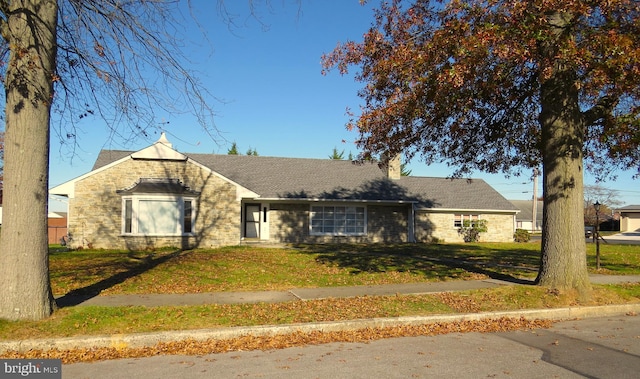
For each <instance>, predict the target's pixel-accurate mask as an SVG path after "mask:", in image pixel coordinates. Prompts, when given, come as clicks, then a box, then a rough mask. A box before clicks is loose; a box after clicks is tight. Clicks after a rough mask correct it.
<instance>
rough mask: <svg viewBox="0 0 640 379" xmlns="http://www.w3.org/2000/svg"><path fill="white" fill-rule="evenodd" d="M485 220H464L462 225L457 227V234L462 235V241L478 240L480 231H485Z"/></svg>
mask: <svg viewBox="0 0 640 379" xmlns="http://www.w3.org/2000/svg"><path fill="white" fill-rule="evenodd" d="M487 230H488V229H487V220H474V221H473V222H471V221H470V220H464V222H463V224H462V227H461V228H460V229H458V234H460V235H462V238H463V239H464V242H478V241H479V240H480V233H485V232H486V231H487Z"/></svg>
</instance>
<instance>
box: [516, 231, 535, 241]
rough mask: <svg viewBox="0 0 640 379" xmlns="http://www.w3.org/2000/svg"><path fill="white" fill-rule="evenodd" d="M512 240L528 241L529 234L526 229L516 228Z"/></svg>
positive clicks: (529, 238)
mask: <svg viewBox="0 0 640 379" xmlns="http://www.w3.org/2000/svg"><path fill="white" fill-rule="evenodd" d="M513 240H514V241H515V242H529V240H531V235H530V234H529V231H528V230H526V229H516V232H515V233H514V234H513Z"/></svg>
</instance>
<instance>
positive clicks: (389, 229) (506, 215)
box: [50, 135, 517, 250]
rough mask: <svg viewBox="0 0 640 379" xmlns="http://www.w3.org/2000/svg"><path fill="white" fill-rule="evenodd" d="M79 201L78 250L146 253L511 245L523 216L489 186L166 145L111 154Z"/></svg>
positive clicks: (61, 190) (86, 178) (82, 185)
mask: <svg viewBox="0 0 640 379" xmlns="http://www.w3.org/2000/svg"><path fill="white" fill-rule="evenodd" d="M50 193H51V194H53V195H59V196H65V197H68V204H69V205H68V207H69V208H68V231H69V235H70V236H71V240H70V241H69V244H70V246H71V247H73V248H80V247H89V248H117V249H130V250H140V249H148V248H157V247H162V246H171V247H180V248H183V249H187V248H194V247H202V248H206V247H218V246H228V245H238V244H241V243H243V242H249V241H252V242H265V243H347V242H349V243H391V242H393V243H398V242H430V241H433V240H437V241H441V242H461V241H463V237H462V236H461V235H460V234H459V233H458V230H459V228H460V226H462V225H463V223H464V222H465V220H469V221H470V222H473V220H478V219H484V220H487V221H488V229H489V230H488V232H487V233H483V234H482V235H481V241H494V242H504V241H512V240H513V233H514V231H515V215H516V213H517V209H516V208H515V207H514V206H513V205H512V204H511V203H510V202H509V201H507V200H506V199H504V198H503V197H502V196H501V195H500V194H499V193H498V192H496V191H495V190H494V189H493V188H491V187H490V186H489V185H488V184H486V183H485V182H484V181H482V180H476V179H473V180H467V179H455V180H452V179H446V178H424V177H401V176H400V169H399V161H398V160H392V161H391V162H390V163H389V164H387V165H386V166H385V167H383V168H381V167H380V166H379V165H378V164H376V163H361V164H357V163H353V162H351V161H342V160H329V159H300V158H277V157H257V156H239V155H215V154H188V155H187V154H183V153H180V152H178V151H176V150H174V149H173V148H172V145H171V144H170V143H169V142H168V141H167V140H166V138H165V137H164V135H163V136H162V137H161V138H160V140H159V141H157V142H156V143H155V144H153V145H151V146H149V147H147V148H145V149H142V150H140V151H136V152H131V151H121V150H103V151H102V152H101V153H100V155H99V157H98V159H97V160H96V163H95V165H94V167H93V170H92V171H91V172H88V173H86V174H84V175H82V176H80V177H78V178H75V179H73V180H70V181H68V182H66V183H63V184H61V185H59V186H56V187H54V188H52V189H51V190H50Z"/></svg>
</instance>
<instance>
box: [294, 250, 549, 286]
mask: <svg viewBox="0 0 640 379" xmlns="http://www.w3.org/2000/svg"><path fill="white" fill-rule="evenodd" d="M296 247H297V248H298V249H299V250H300V251H301V252H304V253H309V254H316V255H317V256H316V260H317V261H318V262H319V263H321V264H327V265H336V266H338V267H341V268H349V269H351V273H353V274H356V275H357V274H360V273H365V272H368V273H372V272H373V273H376V272H378V273H383V272H392V271H397V272H407V271H410V272H414V273H416V272H417V273H421V274H422V275H424V276H425V277H426V278H427V279H437V280H438V279H439V280H442V279H445V278H456V279H458V278H460V279H464V272H468V273H474V274H480V275H485V276H487V277H489V278H491V279H497V280H502V281H506V282H511V283H516V284H534V280H529V279H523V278H519V277H516V276H513V274H514V273H517V272H523V271H524V272H537V271H538V269H537V266H538V263H539V260H540V258H539V253H537V254H532V250H528V249H512V250H496V249H492V248H490V247H484V246H482V245H466V244H464V245H453V244H451V245H449V244H447V245H439V244H371V245H298V246H296ZM460 271H463V272H460Z"/></svg>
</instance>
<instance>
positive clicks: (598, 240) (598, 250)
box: [593, 200, 600, 270]
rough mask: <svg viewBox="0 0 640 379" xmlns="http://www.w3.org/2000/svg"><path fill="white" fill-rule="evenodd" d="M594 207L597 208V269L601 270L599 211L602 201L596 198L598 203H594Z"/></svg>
mask: <svg viewBox="0 0 640 379" xmlns="http://www.w3.org/2000/svg"><path fill="white" fill-rule="evenodd" d="M593 208H594V209H595V210H596V230H595V236H596V270H600V234H599V232H598V230H599V228H598V227H599V224H600V220H599V217H598V216H599V213H600V202H598V201H597V200H596V203H595V204H593Z"/></svg>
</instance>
